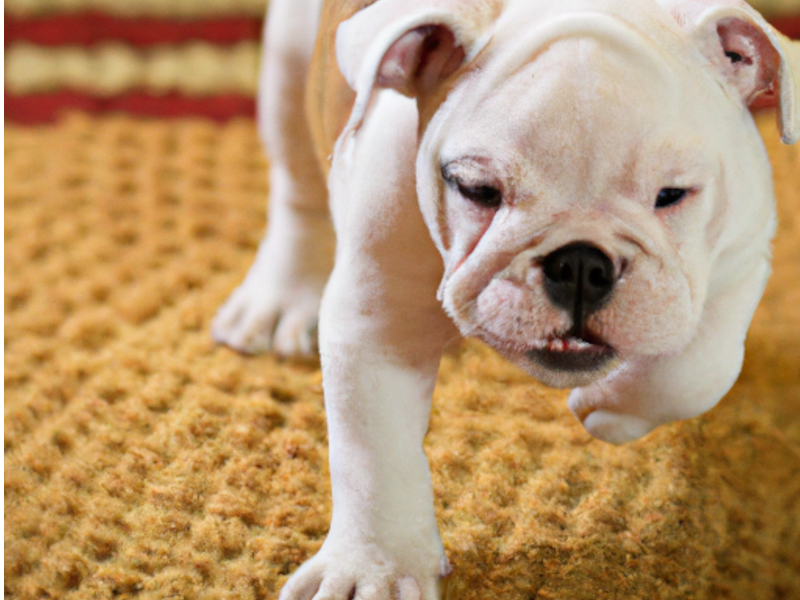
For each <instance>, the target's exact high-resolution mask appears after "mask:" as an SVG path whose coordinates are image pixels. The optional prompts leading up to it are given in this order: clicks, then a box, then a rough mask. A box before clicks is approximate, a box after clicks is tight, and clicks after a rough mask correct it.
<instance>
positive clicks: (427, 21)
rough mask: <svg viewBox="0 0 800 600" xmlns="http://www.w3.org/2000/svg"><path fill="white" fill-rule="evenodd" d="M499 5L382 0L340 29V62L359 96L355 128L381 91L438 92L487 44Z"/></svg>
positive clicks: (352, 122) (414, 94)
mask: <svg viewBox="0 0 800 600" xmlns="http://www.w3.org/2000/svg"><path fill="white" fill-rule="evenodd" d="M495 4H496V3H495V2H491V1H484V2H475V3H472V2H463V0H380V1H379V2H375V3H373V4H372V5H370V6H368V7H367V8H365V9H363V10H361V11H359V12H358V13H356V14H355V15H354V16H353V17H351V18H350V19H348V20H347V21H344V22H343V23H342V24H341V25H339V29H338V30H337V33H336V58H337V60H338V62H339V69H340V70H341V72H342V74H343V75H344V77H345V79H346V80H347V82H348V83H349V84H350V87H351V88H353V90H355V92H356V102H355V105H354V107H353V111H352V114H351V119H350V126H351V127H352V126H357V125H358V124H359V123H360V122H361V120H362V119H363V117H364V114H365V113H366V110H367V107H368V104H369V101H370V98H371V97H372V94H373V92H374V91H375V89H376V88H392V89H394V90H396V91H398V92H400V93H401V94H404V95H406V96H410V97H416V98H419V97H421V96H424V95H427V94H430V93H431V92H433V91H434V90H435V89H436V88H437V86H438V85H439V84H441V83H442V82H443V81H444V80H445V79H447V77H449V76H450V75H452V74H453V73H454V72H455V71H457V70H458V69H459V67H461V65H462V64H464V63H465V62H468V61H469V60H471V59H472V58H473V57H474V56H475V55H476V54H477V53H478V52H479V51H480V50H481V48H483V47H484V45H485V44H486V42H487V41H488V35H486V31H487V30H488V26H489V24H490V23H491V22H492V21H493V20H494V18H495V17H496V13H497V9H496V6H495Z"/></svg>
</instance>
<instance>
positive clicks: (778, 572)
mask: <svg viewBox="0 0 800 600" xmlns="http://www.w3.org/2000/svg"><path fill="white" fill-rule="evenodd" d="M762 130H763V131H764V132H765V136H766V138H767V142H768V146H769V148H770V153H771V156H772V159H773V164H774V166H775V170H776V184H777V190H778V193H779V211H780V215H781V226H780V231H779V233H778V238H777V242H776V246H775V273H774V276H773V278H772V280H771V283H770V286H769V289H768V291H767V294H766V297H765V299H764V301H763V302H762V304H761V307H760V308H759V311H758V314H757V316H756V319H755V323H754V325H753V327H752V329H751V333H750V337H749V341H748V347H747V360H746V364H745V368H744V372H743V374H742V376H741V379H740V381H739V383H738V384H737V385H736V387H735V389H734V390H733V391H732V392H731V393H730V394H729V395H728V397H727V398H725V399H724V400H723V401H722V403H721V404H720V405H719V406H718V407H717V408H715V409H714V410H713V411H711V412H710V413H709V414H708V415H706V416H704V417H701V418H698V419H694V420H692V421H689V422H684V423H677V424H673V425H669V426H666V427H662V428H661V429H659V430H657V431H656V432H654V433H653V434H651V435H650V436H648V437H647V438H646V439H644V440H641V441H638V442H636V443H633V444H629V445H626V446H623V447H619V448H617V447H613V446H609V445H606V444H604V443H601V442H598V441H595V440H592V438H590V437H589V436H588V435H587V434H586V433H585V432H584V431H583V430H582V429H581V427H580V426H579V424H578V423H577V422H576V421H575V420H574V419H573V418H572V417H571V416H570V414H569V412H568V411H567V409H566V407H565V402H564V400H565V394H564V393H563V392H556V391H552V390H548V389H546V388H544V387H542V386H540V385H538V384H537V383H535V382H533V381H531V380H530V379H529V378H527V377H526V376H524V375H523V374H521V373H520V372H519V371H518V370H516V369H515V368H514V367H512V366H510V365H509V364H508V363H506V362H504V361H503V360H502V359H500V358H498V357H497V356H496V355H495V354H494V353H493V352H492V351H490V350H488V349H486V348H485V347H483V346H481V345H479V344H477V343H474V342H467V343H464V344H462V345H461V346H459V347H458V348H455V349H454V350H453V351H452V352H451V353H450V354H449V355H448V356H446V357H445V359H444V361H443V364H442V369H441V376H440V381H439V385H438V387H437V389H436V392H435V399H434V410H433V418H432V424H431V431H430V434H429V435H428V438H427V450H428V453H429V456H430V460H431V465H432V468H433V473H434V485H435V494H436V510H437V513H438V517H439V519H440V523H441V528H442V534H443V538H444V542H445V546H446V547H447V550H448V553H449V555H450V557H451V560H452V562H453V564H454V566H455V568H456V572H455V574H454V576H452V577H451V579H450V581H449V584H448V586H449V589H448V591H449V594H450V596H451V597H452V598H456V599H468V600H477V599H487V598H488V599H491V598H503V599H509V600H517V599H519V600H533V599H534V598H537V599H555V598H558V599H564V600H582V599H587V600H589V599H590V600H597V599H601V598H608V599H612V598H616V599H628V598H630V599H633V598H639V599H642V600H644V599H654V598H669V599H671V598H687V599H704V598H708V599H714V600H717V599H725V598H736V599H742V600H745V599H748V600H749V599H759V600H762V599H763V600H766V599H771V598H775V599H779V598H780V599H787V600H790V599H796V598H800V269H798V266H797V263H798V260H799V259H800V150H798V148H796V147H794V148H787V147H782V146H780V144H779V143H778V142H777V136H776V135H775V132H774V125H773V124H772V122H771V119H768V120H767V121H766V122H765V123H764V124H762ZM5 133H6V138H5V161H6V162H5V186H6V188H5V189H6V192H5V193H6V197H5V597H6V598H14V599H28V598H70V599H77V598H87V599H88V598H132V597H137V598H142V599H148V600H149V599H157V598H165V599H166V598H197V599H198V600H200V599H203V600H205V599H212V598H220V599H222V598H231V599H232V598H237V599H243V600H246V599H250V598H274V597H275V595H276V593H277V590H278V589H279V587H280V585H281V583H282V582H283V581H284V580H285V578H286V575H287V574H288V573H290V572H292V571H293V570H294V569H295V568H296V567H297V566H298V565H299V564H300V563H301V562H302V561H303V560H304V559H305V558H307V557H308V556H310V555H311V554H312V553H313V552H314V551H315V550H316V549H317V548H318V547H319V546H320V544H321V543H322V540H323V539H324V535H325V531H326V528H327V524H328V519H329V516H330V501H329V495H330V488H329V483H328V474H327V466H326V461H327V450H326V444H325V438H326V434H325V415H324V411H323V399H322V388H321V385H320V383H321V382H320V374H319V371H318V368H317V367H316V366H315V365H309V364H302V363H296V362H291V361H289V362H282V361H279V360H277V359H276V358H274V357H272V356H261V357H243V356H239V355H237V354H235V353H233V352H231V351H230V350H228V349H225V348H220V347H215V346H214V345H213V344H212V343H211V341H210V339H209V334H208V323H209V320H210V318H211V317H212V316H213V314H214V311H215V309H216V307H217V306H218V305H219V304H220V303H221V302H222V301H223V300H224V298H225V297H226V295H227V294H228V293H229V292H230V291H231V290H232V289H233V287H234V286H235V285H236V284H237V283H238V282H239V281H240V279H241V278H242V276H243V275H244V273H245V271H246V269H247V267H248V266H249V263H250V261H251V259H252V257H253V254H254V252H255V249H256V244H257V241H258V239H259V236H260V233H261V231H262V229H263V226H264V216H263V215H264V199H265V198H266V194H267V189H266V184H265V163H264V161H263V159H262V157H261V154H260V150H259V147H258V144H257V141H256V136H255V133H254V127H253V123H252V122H251V121H249V120H239V121H232V122H230V123H228V124H225V125H218V124H213V123H210V122H206V121H199V120H178V121H150V122H139V121H134V120H131V119H128V118H122V117H102V118H89V117H84V116H79V115H74V116H71V117H70V118H68V119H67V120H64V121H62V122H60V123H59V124H57V125H55V126H51V127H40V128H22V127H14V126H7V127H6V132H5Z"/></svg>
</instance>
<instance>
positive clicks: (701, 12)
mask: <svg viewBox="0 0 800 600" xmlns="http://www.w3.org/2000/svg"><path fill="white" fill-rule="evenodd" d="M320 3H321V0H272V2H271V9H270V15H269V18H268V21H267V32H266V33H267V35H266V54H265V60H264V69H263V73H264V75H263V82H262V92H261V98H260V104H259V108H260V111H261V114H260V125H261V131H262V135H263V138H264V141H265V143H266V146H267V150H268V153H269V155H270V157H271V201H270V206H269V211H270V212H269V228H268V232H267V236H266V238H265V240H264V242H263V244H262V246H261V249H260V250H259V253H258V257H257V259H256V262H255V264H254V265H253V267H252V269H251V270H250V272H249V274H248V275H247V279H246V280H245V282H244V283H243V284H242V286H240V287H239V288H238V289H237V290H236V291H235V292H234V293H233V295H232V296H231V298H230V300H229V301H228V303H227V304H226V305H225V306H224V307H223V308H222V309H221V310H220V313H219V315H218V316H217V318H216V320H215V322H214V324H213V333H214V336H215V338H216V339H217V340H219V341H221V342H224V343H227V344H229V345H231V346H232V347H234V348H237V349H239V350H242V351H245V352H255V351H260V350H269V349H274V350H276V351H278V352H279V353H282V354H293V353H311V352H313V351H314V349H315V345H316V344H315V337H316V323H317V314H318V312H319V348H320V353H321V360H322V369H323V376H324V387H325V401H326V408H327V415H328V428H329V441H330V470H331V478H332V484H333V509H334V510H333V521H332V523H331V528H330V532H329V535H328V538H327V540H326V541H325V544H324V545H323V547H322V549H321V550H320V552H319V553H318V554H317V555H316V556H315V557H314V558H312V559H311V560H309V561H308V562H307V563H306V564H305V565H304V566H303V567H302V568H301V569H300V570H298V571H297V573H296V574H295V575H294V576H293V577H292V578H291V579H290V581H289V582H288V583H287V585H286V586H285V588H284V590H283V592H282V595H281V598H282V599H284V600H301V599H310V598H312V597H313V598H315V599H316V600H329V599H341V600H347V599H348V598H357V599H359V600H367V599H370V600H371V599H388V598H390V597H398V596H399V597H400V598H403V599H406V600H408V599H412V598H413V599H419V598H425V599H431V598H435V597H437V594H438V591H437V588H438V582H439V579H440V577H442V576H444V575H446V574H447V573H448V571H449V566H448V563H447V559H446V557H445V555H444V551H443V548H442V543H441V540H440V537H439V533H438V530H437V526H436V522H435V518H434V512H433V501H432V488H431V479H430V474H429V471H428V465H427V461H426V457H425V454H424V452H423V449H422V440H423V436H424V435H425V432H426V429H427V426H428V416H429V409H430V398H431V391H432V389H433V386H434V382H435V379H436V374H437V369H438V364H439V358H440V354H441V351H442V348H443V346H444V345H445V343H446V342H447V341H448V340H449V339H451V338H452V337H453V336H454V335H455V334H456V329H457V330H458V331H460V332H461V333H462V334H463V335H471V336H476V337H478V338H480V339H482V340H484V341H486V342H487V343H489V344H490V345H492V346H493V347H494V348H496V349H497V350H498V351H499V352H501V353H502V354H503V355H505V356H506V357H508V358H509V359H511V360H512V361H514V362H515V363H517V364H519V365H520V366H522V367H523V368H524V369H526V370H527V371H528V372H530V373H531V374H532V375H533V376H534V377H536V378H538V379H539V380H541V381H543V382H544V383H546V384H548V385H553V386H558V387H572V388H575V389H573V391H572V393H571V395H570V397H569V407H570V409H571V410H572V411H573V412H574V414H575V415H576V416H577V417H578V418H579V419H580V420H581V422H582V423H583V425H584V426H585V427H586V428H587V429H588V430H589V432H591V433H592V434H593V435H595V436H597V437H599V438H601V439H604V440H607V441H611V442H615V443H616V442H623V441H626V440H630V439H634V438H637V437H639V436H642V435H644V434H646V433H647V432H648V431H650V430H652V429H653V428H654V427H656V426H657V425H659V424H661V423H665V422H667V421H670V420H673V419H685V418H688V417H692V416H695V415H698V414H700V413H702V412H704V411H706V410H708V409H709V408H711V407H712V406H714V405H715V404H716V403H717V402H718V401H719V399H720V398H721V397H722V396H723V395H724V394H725V393H726V392H727V391H728V389H729V388H730V387H731V385H732V384H733V382H734V381H735V380H736V377H737V376H738V373H739V370H740V368H741V363H742V358H743V344H744V338H745V334H746V331H747V328H748V326H749V323H750V320H751V318H752V315H753V312H754V310H755V308H756V304H757V303H758V301H759V298H760V296H761V294H762V291H763V288H764V285H765V282H766V280H767V276H768V273H769V270H770V267H769V260H770V239H771V237H772V235H773V232H774V229H775V212H774V199H773V192H772V183H771V174H770V168H769V164H768V162H767V157H766V153H765V151H764V148H763V145H762V143H761V140H760V138H759V134H758V131H757V130H756V128H755V126H754V124H753V121H752V119H751V117H750V113H749V107H750V108H752V107H753V106H756V105H763V106H767V105H776V106H777V112H778V121H779V126H780V128H781V132H782V135H783V139H784V141H785V142H787V143H793V142H795V141H797V139H798V135H800V88H799V87H798V86H799V85H800V83H799V82H800V51H798V49H797V47H796V46H795V45H793V43H791V42H789V41H788V40H787V39H786V38H784V37H782V36H781V35H779V34H778V33H776V32H775V31H774V30H773V29H772V28H771V27H770V26H769V25H768V24H767V23H766V22H765V21H764V20H763V18H762V17H761V16H760V15H759V14H757V13H756V12H755V11H753V10H752V9H751V8H750V7H748V6H747V5H746V4H744V3H742V2H738V1H737V0H658V1H657V0H638V1H631V0H569V1H564V2H554V1H544V0H474V1H472V2H465V1H464V0H378V1H377V2H369V1H362V2H353V1H345V0H330V1H329V2H326V3H325V4H324V5H323V6H320ZM365 6H366V7H365ZM315 39H316V47H315ZM334 53H335V56H334ZM337 63H338V67H339V69H337ZM348 84H349V85H348ZM326 176H327V185H326V182H325V177H326ZM329 208H330V213H331V214H332V217H333V219H332V221H333V228H332V227H331V223H330V219H329V214H328V209H329ZM334 230H335V233H336V243H335V252H334ZM334 254H335V266H333V263H334V260H333V258H334ZM331 269H332V273H331ZM326 281H327V285H326ZM323 288H324V294H323ZM453 324H455V327H454V325H453Z"/></svg>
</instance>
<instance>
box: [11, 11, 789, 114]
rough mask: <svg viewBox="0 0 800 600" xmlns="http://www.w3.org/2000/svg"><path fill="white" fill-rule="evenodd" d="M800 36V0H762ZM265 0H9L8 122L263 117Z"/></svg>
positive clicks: (772, 14) (782, 26)
mask: <svg viewBox="0 0 800 600" xmlns="http://www.w3.org/2000/svg"><path fill="white" fill-rule="evenodd" d="M754 4H755V5H756V6H757V7H758V8H759V9H761V10H762V11H764V12H765V14H766V15H767V16H768V17H770V18H771V19H772V20H773V22H774V23H775V24H776V26H777V27H778V28H779V29H780V30H782V31H783V32H784V33H786V34H788V35H792V36H794V37H798V38H800V0H760V1H759V2H755V3H754ZM265 7H266V2H265V0H206V1H204V2H199V1H195V0H9V1H8V2H6V3H5V119H6V121H12V122H16V123H18V124H22V125H25V124H36V123H42V122H50V121H53V120H55V119H56V118H57V117H58V115H59V114H60V113H62V112H63V111H64V110H65V109H73V110H76V109H77V110H81V111H84V112H89V113H108V112H124V113H128V114H136V115H144V116H157V117H174V116H204V117H208V118H211V119H214V120H216V121H226V120H228V119H230V118H232V117H235V116H253V115H254V113H255V101H254V97H255V91H256V84H257V79H258V77H257V70H258V61H259V50H258V48H259V40H260V37H261V28H262V19H263V14H264V11H265Z"/></svg>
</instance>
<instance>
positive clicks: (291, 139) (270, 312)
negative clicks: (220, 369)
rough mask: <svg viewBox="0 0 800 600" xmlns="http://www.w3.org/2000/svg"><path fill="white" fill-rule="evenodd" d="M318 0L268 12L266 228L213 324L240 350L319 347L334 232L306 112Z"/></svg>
mask: <svg viewBox="0 0 800 600" xmlns="http://www.w3.org/2000/svg"><path fill="white" fill-rule="evenodd" d="M320 5H321V0H272V1H271V2H270V9H269V14H268V15H267V20H266V26H265V35H264V54H263V57H262V66H261V74H260V81H259V98H258V111H259V115H258V121H259V123H258V125H259V134H260V136H261V140H262V142H263V143H264V146H265V149H266V151H267V155H268V157H269V161H270V172H269V179H270V198H269V206H268V216H269V218H268V225H267V233H266V236H265V237H264V240H263V242H262V243H261V246H260V248H259V250H258V254H257V255H256V259H255V262H254V263H253V265H252V267H251V268H250V271H249V272H248V273H247V276H246V277H245V280H244V282H243V283H242V284H241V285H240V286H239V287H238V288H237V289H236V290H235V291H234V292H233V293H232V294H231V296H230V297H229V299H228V300H227V302H226V303H225V305H224V306H223V307H222V308H221V309H220V310H219V312H218V313H217V316H216V318H215V319H214V322H213V323H212V335H213V337H214V339H215V340H216V341H218V342H221V343H224V344H227V345H229V346H231V347H232V348H235V349H236V350H239V351H241V352H248V353H254V352H262V351H267V350H274V351H276V352H278V353H279V354H282V355H311V354H314V353H315V352H316V346H317V341H316V337H317V336H316V323H317V317H318V312H319V305H320V298H321V296H322V290H323V287H324V286H325V283H326V281H327V279H328V276H329V274H330V271H331V268H332V261H333V254H334V243H335V242H334V234H333V227H332V224H331V222H330V216H329V214H328V206H327V189H326V185H325V180H324V177H323V174H322V171H321V169H320V168H319V165H318V164H317V161H316V158H315V153H314V148H313V144H312V141H311V134H310V132H309V129H308V125H307V123H306V118H305V110H304V95H305V84H306V79H307V75H308V68H309V63H310V60H311V54H312V51H313V48H314V41H315V38H316V30H317V26H318V20H319V11H320Z"/></svg>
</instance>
